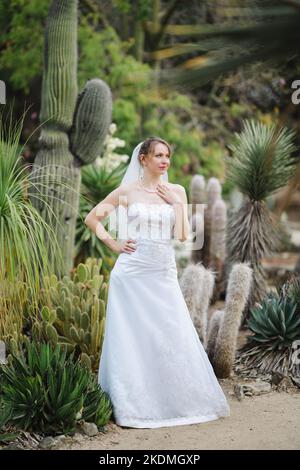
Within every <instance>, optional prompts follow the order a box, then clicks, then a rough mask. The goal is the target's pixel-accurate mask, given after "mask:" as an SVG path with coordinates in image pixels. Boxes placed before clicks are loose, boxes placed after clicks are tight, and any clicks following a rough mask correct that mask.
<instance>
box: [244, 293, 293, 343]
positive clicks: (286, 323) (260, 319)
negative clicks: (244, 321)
mask: <svg viewBox="0 0 300 470" xmlns="http://www.w3.org/2000/svg"><path fill="white" fill-rule="evenodd" d="M248 328H249V329H250V330H251V331H252V332H253V333H254V335H253V336H250V337H249V341H250V342H251V343H253V342H254V343H258V344H261V345H264V346H265V347H267V348H269V349H272V350H275V349H283V348H285V347H288V346H290V345H291V344H292V343H293V341H295V340H296V339H300V315H299V313H298V312H297V304H296V303H295V302H294V301H293V300H291V299H290V298H288V297H284V298H282V297H280V296H279V295H278V293H273V292H272V293H268V294H267V296H266V297H265V298H264V299H263V301H262V302H261V304H258V306H256V307H254V308H252V309H251V311H250V318H249V321H248Z"/></svg>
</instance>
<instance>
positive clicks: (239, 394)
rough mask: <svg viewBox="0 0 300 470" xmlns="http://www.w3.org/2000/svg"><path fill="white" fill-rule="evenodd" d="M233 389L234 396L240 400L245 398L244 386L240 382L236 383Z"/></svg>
mask: <svg viewBox="0 0 300 470" xmlns="http://www.w3.org/2000/svg"><path fill="white" fill-rule="evenodd" d="M233 391H234V396H235V397H236V398H237V399H238V400H239V401H241V400H242V399H243V398H245V395H244V390H243V386H242V385H240V384H235V386H234V388H233Z"/></svg>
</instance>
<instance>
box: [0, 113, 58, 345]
mask: <svg viewBox="0 0 300 470" xmlns="http://www.w3.org/2000/svg"><path fill="white" fill-rule="evenodd" d="M23 121H24V115H23V116H22V117H21V119H20V120H19V121H18V122H16V123H13V122H12V109H11V110H10V112H8V113H7V117H6V119H4V118H3V115H2V113H0V311H1V315H0V339H2V340H6V339H7V338H9V337H11V336H14V337H16V338H18V337H19V336H20V335H21V332H22V329H23V326H24V322H25V320H26V318H24V317H26V315H27V314H26V313H25V310H26V309H27V307H26V305H27V303H28V302H29V300H30V302H31V306H30V309H29V310H30V312H31V314H32V315H35V314H36V315H37V314H38V298H39V293H40V289H41V287H42V284H43V278H44V276H45V275H50V274H51V273H52V272H53V263H52V262H51V260H50V259H49V252H48V249H47V247H46V242H45V237H44V234H45V232H47V233H48V234H49V238H50V240H51V242H50V243H51V250H52V251H53V253H55V254H56V260H57V264H58V265H62V259H63V258H62V253H61V250H60V247H59V244H58V242H57V239H56V237H55V233H54V232H53V230H52V228H51V227H50V226H49V225H48V224H47V223H46V222H45V221H44V219H43V218H42V216H41V215H40V214H39V212H38V211H37V210H36V209H35V208H34V207H33V206H32V204H31V202H30V200H29V198H28V193H27V189H28V186H29V181H28V171H27V169H28V166H27V165H26V163H25V161H24V159H23V157H22V152H23V150H24V147H25V145H26V144H27V142H25V143H24V145H20V137H21V132H22V126H23ZM32 184H33V185H35V186H36V187H38V186H39V185H40V184H42V183H38V182H35V181H34V178H33V181H32ZM41 204H43V205H45V206H47V202H46V201H43V200H42V198H41Z"/></svg>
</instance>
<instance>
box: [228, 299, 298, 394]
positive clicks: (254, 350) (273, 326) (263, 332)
mask: <svg viewBox="0 0 300 470" xmlns="http://www.w3.org/2000/svg"><path fill="white" fill-rule="evenodd" d="M248 327H249V329H250V330H251V331H252V333H253V334H252V335H250V336H249V337H248V338H247V343H246V344H245V346H243V347H242V348H241V349H240V350H239V352H238V355H237V359H236V362H235V366H236V371H237V372H239V373H241V374H243V375H249V374H251V373H252V372H253V369H256V370H258V371H260V372H263V373H270V372H279V373H281V374H283V375H286V376H287V375H290V376H291V378H292V380H293V381H294V382H295V383H296V384H297V385H299V384H300V364H298V361H295V356H294V354H295V351H294V344H295V343H294V342H296V341H297V340H300V314H299V311H298V310H297V304H296V303H295V302H294V301H293V300H291V299H290V298H288V297H282V296H280V295H279V292H278V290H277V292H269V293H268V294H267V296H266V297H265V298H264V300H263V301H262V302H261V303H260V304H258V305H256V306H255V307H254V308H253V309H251V316H250V318H249V321H248Z"/></svg>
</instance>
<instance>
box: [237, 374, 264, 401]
mask: <svg viewBox="0 0 300 470" xmlns="http://www.w3.org/2000/svg"><path fill="white" fill-rule="evenodd" d="M271 390H272V387H271V384H270V383H268V382H264V381H262V380H260V379H256V381H255V382H248V383H244V384H239V383H238V384H235V385H234V395H235V397H236V398H237V399H238V400H242V399H243V398H244V397H245V396H248V397H251V396H252V395H261V394H263V393H269V392H271Z"/></svg>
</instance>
